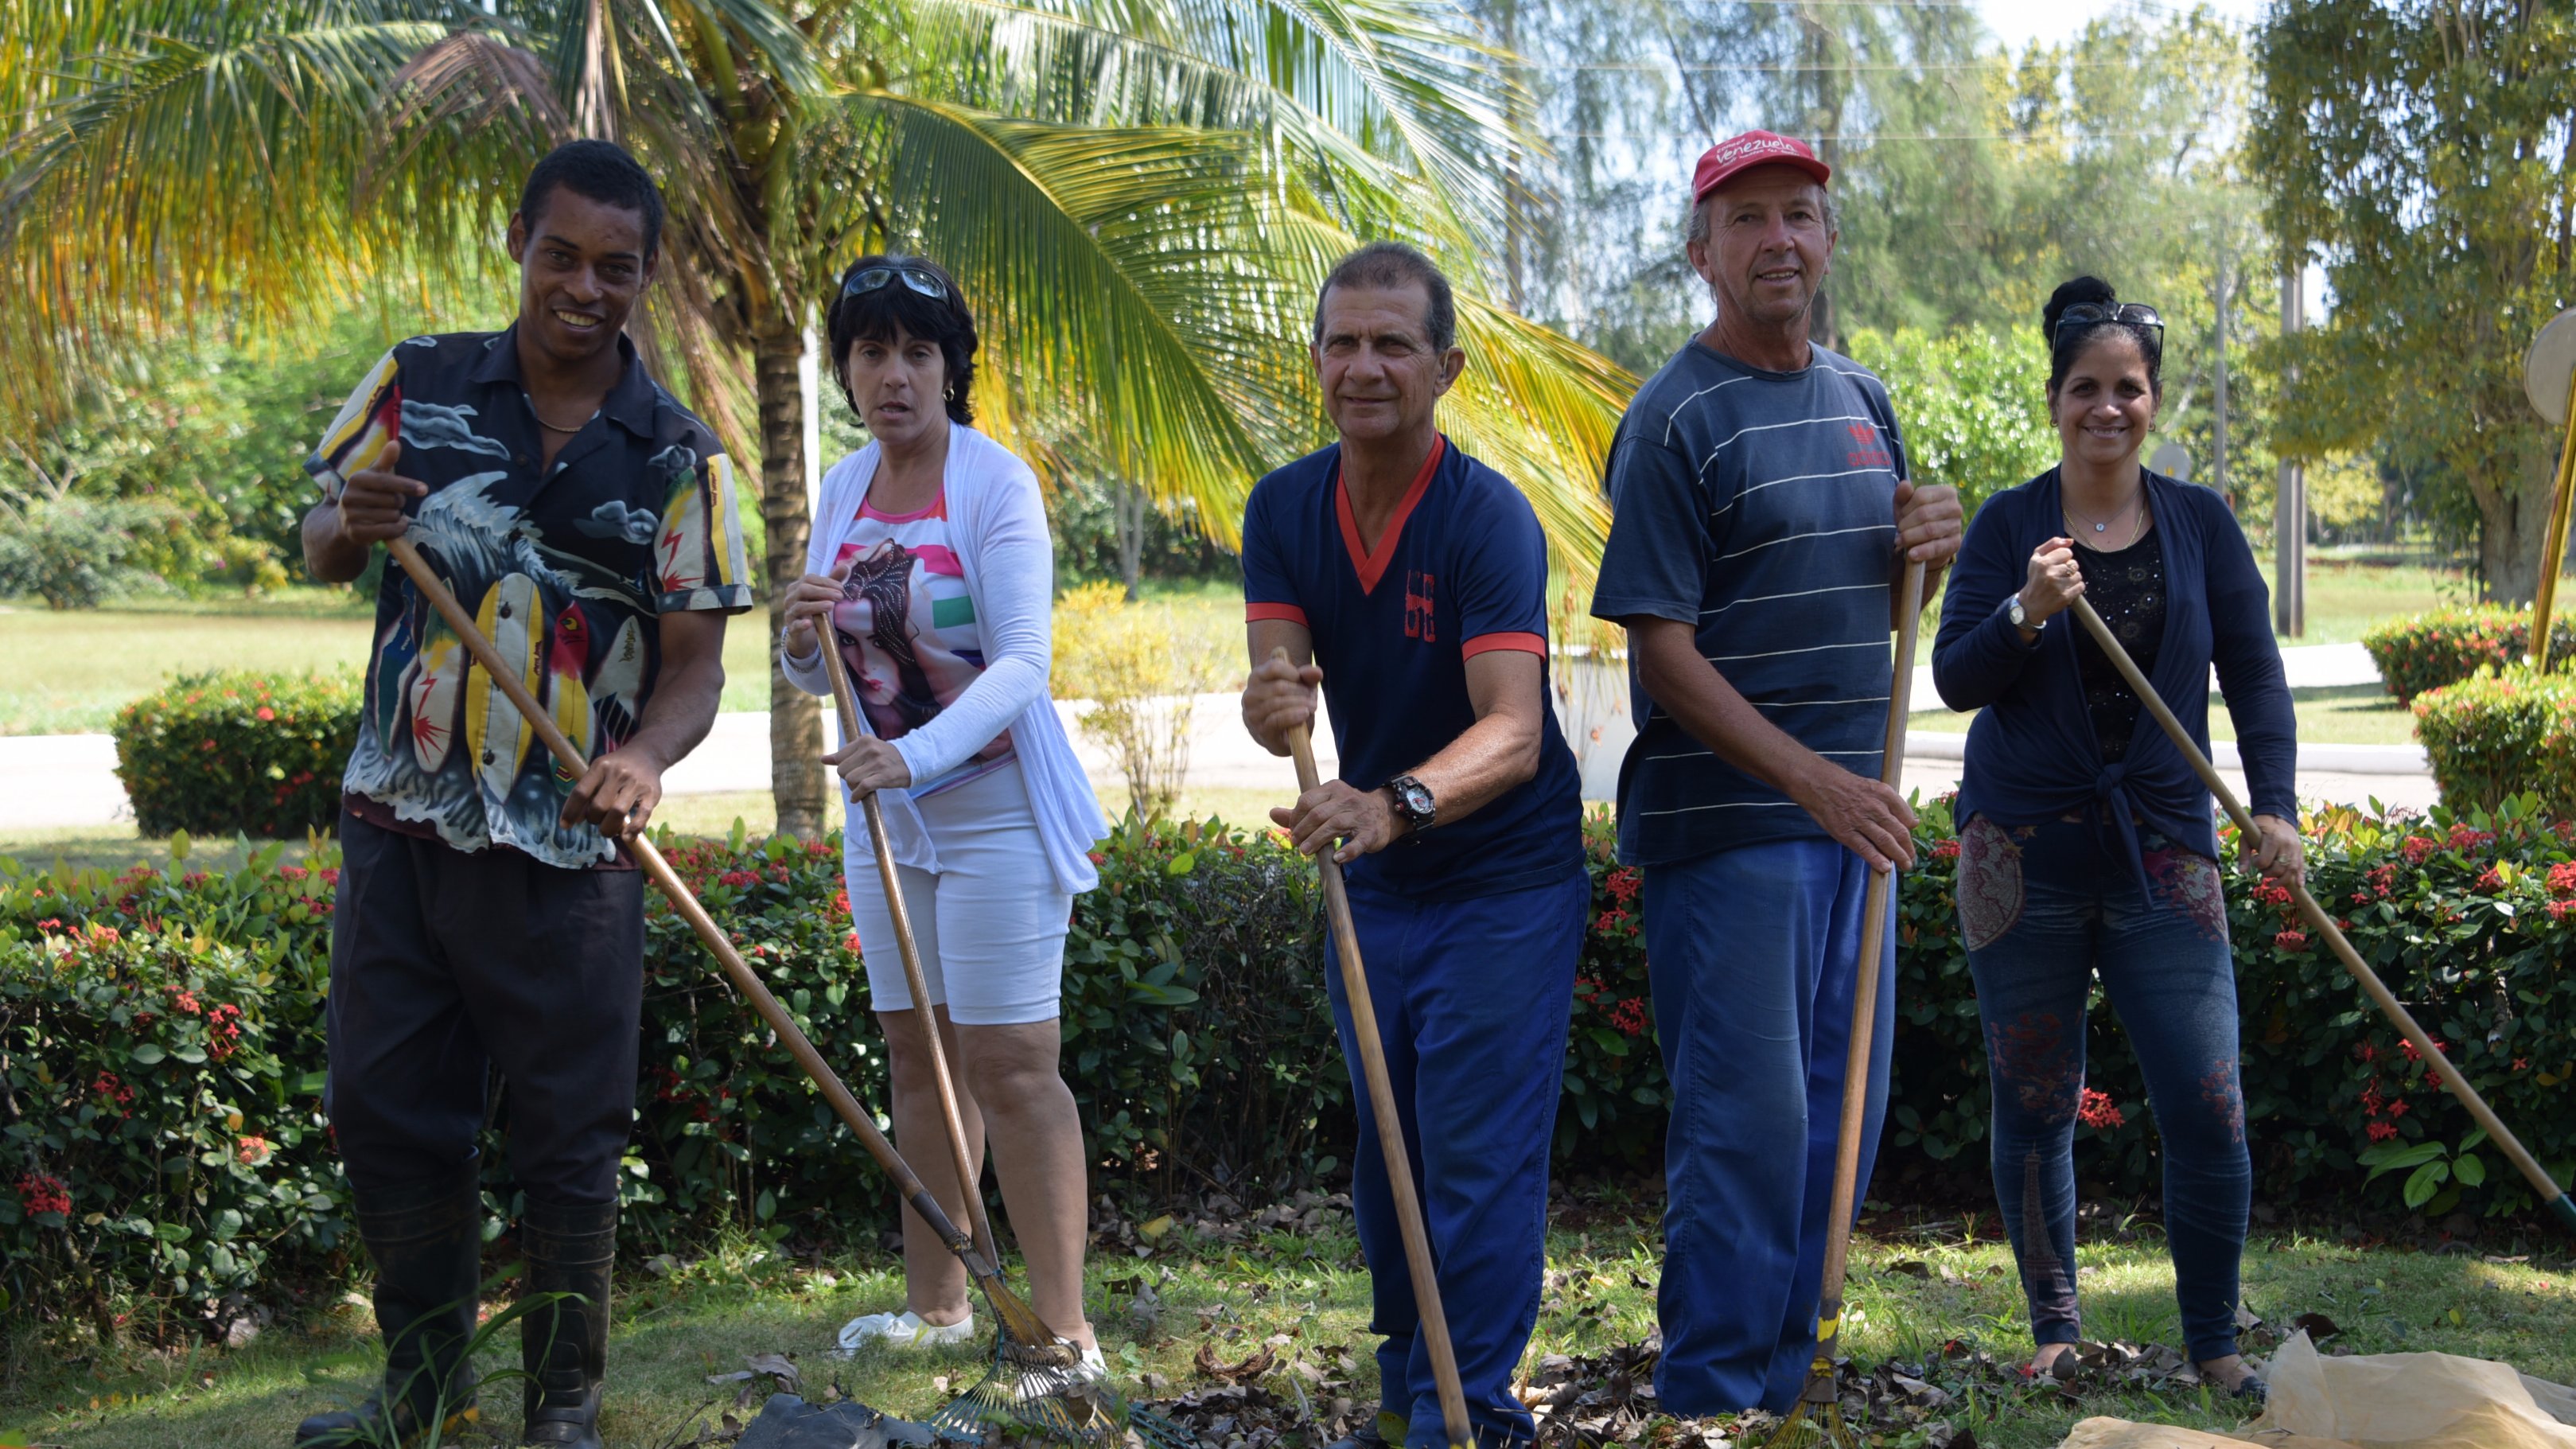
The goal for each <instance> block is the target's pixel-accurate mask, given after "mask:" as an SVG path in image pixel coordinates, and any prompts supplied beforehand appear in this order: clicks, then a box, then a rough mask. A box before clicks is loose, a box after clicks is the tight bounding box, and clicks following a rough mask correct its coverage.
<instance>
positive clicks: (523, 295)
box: [510, 186, 653, 366]
mask: <svg viewBox="0 0 2576 1449" xmlns="http://www.w3.org/2000/svg"><path fill="white" fill-rule="evenodd" d="M510 254H511V255H512V256H514V257H517V258H518V259H519V334H520V336H522V337H523V338H526V339H527V340H529V341H531V342H533V343H535V344H536V346H537V347H538V348H539V349H540V350H541V351H543V352H544V353H545V354H546V355H547V356H548V357H550V358H552V359H554V360H555V361H556V362H557V363H560V364H564V365H566V366H570V365H573V364H578V363H581V362H586V361H588V360H590V359H591V358H594V357H596V356H598V355H599V353H600V352H601V351H602V350H603V349H605V348H610V347H614V346H615V345H616V343H617V334H618V332H619V331H620V330H621V329H623V328H624V327H625V326H626V317H627V314H628V313H630V312H632V311H634V310H635V301H636V299H637V298H638V297H641V296H643V295H644V288H645V285H646V284H647V283H649V282H651V281H652V280H653V260H652V259H651V258H650V257H647V256H646V255H645V254H644V214H643V213H642V212H639V211H634V210H630V209H628V208H626V207H622V206H611V205H609V204H608V203H606V202H602V201H593V200H591V199H590V198H589V197H587V196H584V195H582V194H581V193H579V192H577V191H573V190H571V189H569V188H567V187H562V186H558V187H556V188H555V189H554V190H553V191H552V192H551V193H549V194H548V196H547V197H546V202H545V206H544V208H543V209H542V210H540V211H539V212H538V213H537V214H536V215H535V216H533V217H532V216H528V215H527V214H525V213H523V212H521V213H513V214H512V215H511V217H510Z"/></svg>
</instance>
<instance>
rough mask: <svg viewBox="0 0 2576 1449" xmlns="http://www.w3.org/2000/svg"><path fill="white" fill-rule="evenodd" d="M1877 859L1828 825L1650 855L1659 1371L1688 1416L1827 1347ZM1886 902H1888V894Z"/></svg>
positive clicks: (1785, 1402) (1884, 983)
mask: <svg viewBox="0 0 2576 1449" xmlns="http://www.w3.org/2000/svg"><path fill="white" fill-rule="evenodd" d="M1868 894H1869V867H1868V866H1867V865H1864V864H1863V863H1862V862H1861V858H1860V857H1859V856H1856V855H1854V854H1852V853H1851V852H1850V851H1848V850H1845V849H1844V848H1843V847H1841V846H1840V845H1837V844H1835V843H1834V842H1833V841H1830V840H1780V841H1771V842H1768V843H1763V844H1755V845H1740V846H1737V847H1735V848H1733V849H1731V850H1721V851H1718V852H1716V853H1714V854H1711V855H1703V856H1699V857H1697V858H1695V859H1692V860H1685V861H1679V862H1675V863H1672V864H1668V865H1652V866H1648V867H1647V868H1646V887H1645V893H1644V905H1645V929H1646V976H1647V981H1648V983H1649V984H1650V985H1651V986H1652V987H1653V989H1654V993H1655V1044H1656V1046H1657V1047H1659V1048H1660V1049H1661V1050H1662V1052H1663V1055H1664V1074H1665V1075H1666V1076H1667V1077H1669V1078H1671V1080H1672V1092H1673V1116H1672V1125H1671V1126H1670V1127H1669V1128H1667V1129H1666V1131H1665V1135H1664V1191H1665V1197H1664V1273H1663V1281H1662V1282H1661V1283H1660V1284H1659V1285H1658V1286H1657V1289H1656V1304H1655V1313H1656V1317H1657V1319H1658V1320H1660V1321H1661V1323H1662V1324H1663V1329H1664V1352H1663V1356H1662V1357H1661V1358H1659V1359H1658V1360H1656V1363H1655V1389H1656V1392H1657V1393H1658V1394H1660V1395H1661V1396H1662V1402H1663V1406H1664V1408H1665V1409H1667V1410H1669V1411H1671V1412H1672V1413H1675V1414H1683V1415H1689V1416H1693V1417H1697V1416H1701V1415H1707V1414H1731V1413H1734V1412H1735V1411H1736V1410H1738V1409H1743V1408H1747V1407H1752V1406H1759V1407H1761V1408H1765V1409H1769V1410H1772V1411H1773V1412H1775V1413H1776V1412H1780V1411H1783V1410H1786V1409H1787V1408H1788V1407H1789V1406H1790V1405H1791V1404H1792V1403H1795V1402H1796V1401H1797V1397H1798V1391H1799V1389H1800V1388H1801V1387H1802V1386H1803V1385H1804V1384H1805V1382H1806V1378H1807V1368H1808V1365H1809V1364H1810V1363H1811V1362H1813V1360H1814V1357H1815V1348H1816V1308H1817V1301H1818V1299H1819V1298H1820V1297H1821V1295H1822V1285H1823V1281H1824V1275H1825V1239H1826V1236H1827V1233H1826V1229H1827V1227H1828V1222H1827V1219H1828V1218H1829V1217H1830V1215H1831V1213H1832V1206H1831V1205H1832V1202H1833V1186H1834V1156H1835V1149H1836V1147H1837V1146H1838V1144H1839V1140H1840V1138H1841V1133H1842V1104H1843V1075H1844V1071H1845V1068H1846V1065H1847V1059H1848V1057H1849V1055H1850V1051H1851V1017H1852V998H1853V994H1854V992H1855V991H1856V990H1857V988H1858V986H1859V984H1860V969H1859V967H1860V963H1859V957H1860V935H1861V924H1862V922H1861V906H1862V904H1863V902H1864V900H1865V899H1866V897H1867V896H1868ZM1890 909H1891V910H1892V909H1893V905H1892V903H1891V907H1890ZM1895 964H1896V941H1895V936H1894V933H1893V932H1889V933H1888V938H1887V940H1886V941H1885V943H1884V944H1883V945H1882V946H1881V947H1880V952H1879V958H1878V960H1877V961H1876V962H1873V963H1871V969H1872V970H1875V971H1877V972H1878V973H1879V981H1880V989H1879V993H1878V1001H1877V1006H1878V1011H1877V1015H1876V1017H1875V1022H1876V1024H1875V1026H1874V1027H1873V1028H1872V1033H1871V1037H1870V1048H1871V1049H1870V1058H1869V1092H1868V1099H1867V1100H1868V1109H1867V1111H1866V1113H1865V1114H1864V1115H1863V1118H1862V1123H1861V1142H1860V1177H1859V1180H1858V1182H1857V1184H1856V1185H1855V1191H1854V1192H1853V1194H1852V1201H1853V1210H1854V1212H1855V1213H1857V1211H1858V1209H1859V1204H1860V1202H1861V1200H1862V1199H1864V1198H1866V1197H1867V1196H1868V1195H1869V1172H1870V1164H1871V1162H1872V1160H1873V1159H1875V1158H1876V1157H1877V1155H1878V1132H1879V1125H1880V1122H1881V1120H1882V1119H1883V1118H1884V1117H1885V1115H1886V1112H1887V1064H1888V1055H1889V1043H1890V1038H1891V1037H1892V1036H1893V1035H1894V1032H1893V1028H1894V1025H1895V1021H1896V994H1895V992H1894V991H1893V990H1892V989H1891V987H1892V984H1893V976H1894V972H1895Z"/></svg>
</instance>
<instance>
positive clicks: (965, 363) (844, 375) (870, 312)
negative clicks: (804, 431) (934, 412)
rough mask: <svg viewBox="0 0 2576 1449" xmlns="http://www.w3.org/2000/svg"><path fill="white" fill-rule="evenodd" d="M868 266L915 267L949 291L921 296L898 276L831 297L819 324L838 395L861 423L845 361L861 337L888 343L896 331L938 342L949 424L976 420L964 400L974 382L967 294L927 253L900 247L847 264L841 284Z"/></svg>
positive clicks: (942, 395) (862, 417)
mask: <svg viewBox="0 0 2576 1449" xmlns="http://www.w3.org/2000/svg"><path fill="white" fill-rule="evenodd" d="M870 267H895V268H906V267H909V268H914V269H917V270H920V271H923V272H927V273H929V274H930V275H931V276H933V277H936V278H938V279H939V284H940V286H941V287H943V288H945V289H946V291H947V293H948V295H947V296H946V297H945V298H932V297H925V296H923V295H922V294H921V293H919V292H916V291H914V290H913V289H912V288H911V287H910V286H909V285H907V284H906V283H905V281H904V279H903V278H902V277H900V276H898V277H896V278H895V279H894V280H893V281H891V282H888V283H887V284H885V285H884V286H881V287H874V288H871V289H869V290H868V291H865V292H856V293H852V292H842V293H839V294H837V295H836V296H835V297H834V299H833V302H832V311H831V314H830V316H829V317H828V318H826V320H825V322H824V328H825V330H826V332H827V333H828V335H829V336H830V338H831V342H832V377H833V379H834V380H835V381H837V382H839V383H840V385H841V396H842V398H843V399H844V400H846V401H847V402H848V403H849V405H850V411H852V412H854V413H857V414H858V415H859V419H860V421H862V422H865V421H866V420H867V410H866V409H865V408H862V407H860V406H859V400H858V399H857V398H854V397H851V396H850V377H849V371H848V364H849V360H850V348H851V347H852V346H853V345H854V344H856V343H858V342H859V341H861V340H862V339H864V340H866V341H869V342H892V341H893V340H894V338H895V333H896V332H897V331H901V332H903V333H904V334H905V335H907V336H911V337H918V338H920V339H922V340H923V341H925V342H936V343H938V344H939V355H940V357H941V358H942V359H943V360H944V361H945V362H946V363H947V376H946V377H945V378H944V379H943V380H942V383H941V388H940V399H941V401H943V402H945V403H946V404H947V405H948V420H949V421H950V422H952V423H972V422H973V421H975V408H974V405H973V404H972V403H971V402H970V401H968V398H967V392H968V389H970V388H972V387H973V386H974V385H975V348H976V346H977V338H976V335H975V314H974V312H973V311H972V310H970V309H969V308H968V307H967V306H966V294H965V293H964V292H962V291H960V290H958V287H957V279H956V278H955V277H952V276H950V275H948V269H947V268H946V267H943V266H941V265H939V263H937V262H934V261H932V260H930V259H929V258H927V257H914V256H906V255H904V254H903V253H901V252H889V253H871V254H869V255H867V256H864V257H861V258H859V259H858V260H857V261H855V262H852V263H850V265H849V266H848V267H847V268H846V269H844V270H843V271H842V273H841V285H842V286H843V287H847V286H848V285H849V284H850V279H851V278H852V277H855V276H857V275H858V274H859V273H861V272H863V271H866V270H867V269H868V268H870Z"/></svg>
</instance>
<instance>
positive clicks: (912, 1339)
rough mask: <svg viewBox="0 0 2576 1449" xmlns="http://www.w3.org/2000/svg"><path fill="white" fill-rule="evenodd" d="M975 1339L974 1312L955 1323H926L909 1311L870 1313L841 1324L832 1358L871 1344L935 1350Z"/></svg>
mask: <svg viewBox="0 0 2576 1449" xmlns="http://www.w3.org/2000/svg"><path fill="white" fill-rule="evenodd" d="M974 1337H975V1315H974V1314H973V1313H971V1312H970V1313H968V1314H967V1315H966V1316H965V1317H963V1318H961V1319H958V1320H957V1321H956V1322H955V1323H924V1322H922V1321H921V1316H920V1315H919V1314H917V1313H914V1312H913V1311H912V1310H911V1309H909V1308H907V1309H905V1310H904V1311H902V1312H901V1313H871V1314H868V1315H867V1316H865V1317H863V1318H853V1319H851V1320H850V1321H849V1322H847V1323H844V1324H842V1325H841V1337H840V1347H839V1348H838V1349H837V1350H835V1351H834V1355H833V1356H834V1357H836V1358H849V1357H851V1356H852V1355H854V1354H856V1353H857V1352H858V1351H859V1349H860V1347H861V1346H862V1345H864V1344H870V1343H882V1344H885V1345H887V1346H888V1347H891V1348H932V1347H936V1346H938V1345H940V1344H946V1343H969V1342H972V1341H973V1340H974Z"/></svg>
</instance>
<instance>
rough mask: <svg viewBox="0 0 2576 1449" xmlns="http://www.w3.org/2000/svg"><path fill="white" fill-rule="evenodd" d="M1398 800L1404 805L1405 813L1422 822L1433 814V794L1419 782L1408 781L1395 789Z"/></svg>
mask: <svg viewBox="0 0 2576 1449" xmlns="http://www.w3.org/2000/svg"><path fill="white" fill-rule="evenodd" d="M1395 796H1396V799H1398V800H1400V801H1402V802H1403V804H1404V813H1405V814H1407V815H1410V816H1412V817H1413V818H1415V819H1417V820H1420V819H1423V818H1425V817H1427V816H1429V815H1430V814H1431V792H1430V791H1429V790H1426V789H1424V788H1423V787H1422V785H1421V783H1420V782H1419V781H1414V780H1407V781H1405V782H1403V783H1402V784H1399V785H1397V786H1396V787H1395Z"/></svg>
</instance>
